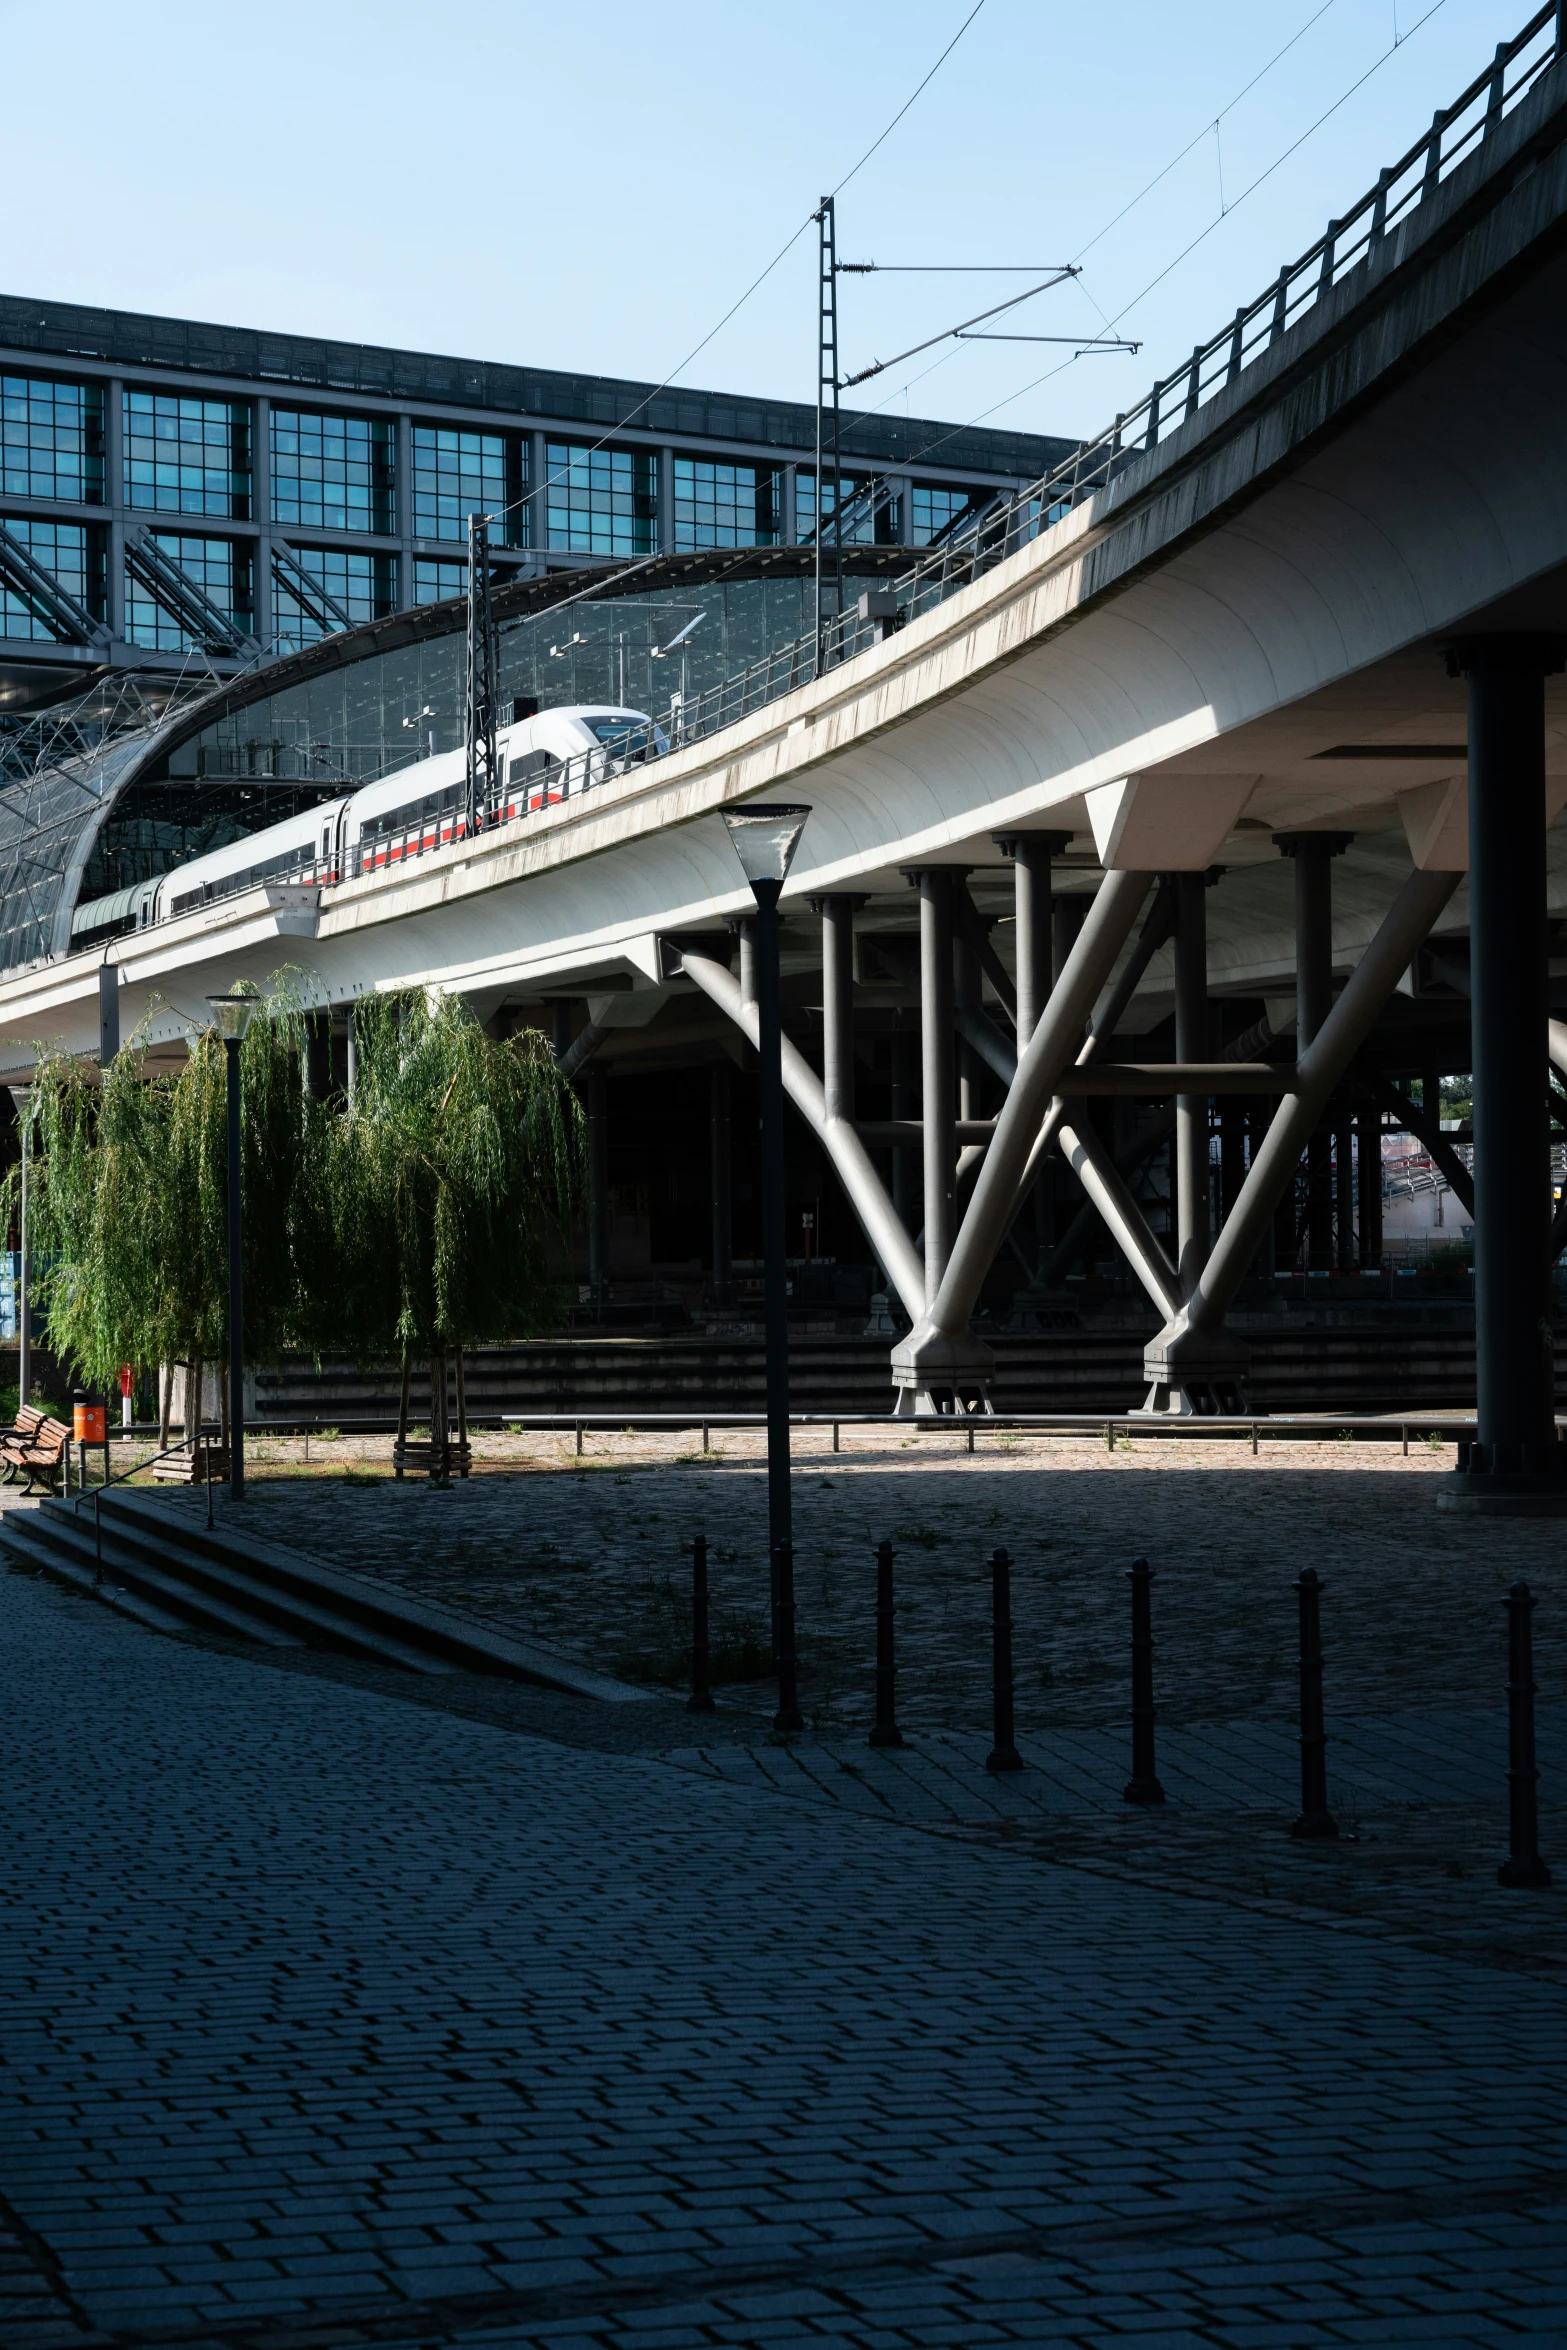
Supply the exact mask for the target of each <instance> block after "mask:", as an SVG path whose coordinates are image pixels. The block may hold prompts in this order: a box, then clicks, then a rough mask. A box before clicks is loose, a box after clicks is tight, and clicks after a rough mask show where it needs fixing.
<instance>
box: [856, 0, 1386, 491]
mask: <svg viewBox="0 0 1567 2350" xmlns="http://www.w3.org/2000/svg"><path fill="white" fill-rule="evenodd" d="M1337 6H1338V0H1321V5H1320V6H1319V7H1317V8H1315V9H1313V11H1312V13H1311V15H1310V16H1308V17H1307V19H1306V21H1305V23H1304V24H1302V25H1297V27H1296V29H1295V30H1294V32H1293V33H1291V35H1290V37H1289V39H1288V40H1287V41H1286V42H1285V43H1284V46H1283V47H1282V49H1275V51H1274V53H1273V55H1272V56H1271V57H1270V58H1269V59H1268V61H1267V63H1266V65H1261V66H1259V67H1258V69H1257V71H1256V72H1255V73H1254V74H1253V75H1252V77H1251V79H1250V81H1249V82H1245V83H1243V84H1242V86H1241V87H1240V89H1238V90H1237V91H1236V93H1235V95H1234V97H1233V98H1231V99H1229V100H1227V102H1226V103H1225V104H1224V105H1223V106H1221V107H1220V108H1219V111H1218V113H1217V114H1216V115H1214V116H1213V117H1212V119H1211V120H1210V121H1208V122H1205V123H1204V124H1203V126H1202V128H1201V130H1199V131H1196V132H1194V133H1193V135H1192V137H1191V138H1189V139H1188V140H1187V142H1186V144H1185V146H1184V147H1182V148H1181V150H1180V152H1179V153H1178V154H1175V155H1172V156H1171V158H1170V160H1169V162H1168V163H1166V164H1163V165H1162V166H1161V167H1160V169H1159V170H1158V171H1156V172H1155V173H1154V175H1153V177H1152V179H1150V180H1147V181H1145V182H1144V184H1143V186H1142V187H1140V188H1139V189H1138V191H1137V193H1136V195H1135V196H1131V197H1128V199H1127V201H1126V202H1125V203H1124V204H1123V205H1122V206H1121V209H1120V211H1119V212H1117V213H1114V214H1113V215H1112V216H1111V218H1110V219H1109V220H1107V221H1106V222H1105V224H1104V226H1103V227H1102V228H1099V229H1096V230H1095V231H1094V233H1093V235H1092V236H1091V237H1090V238H1089V240H1088V242H1087V244H1086V245H1080V246H1079V247H1078V249H1077V251H1076V253H1075V254H1074V255H1073V256H1072V260H1073V266H1074V268H1078V267H1080V266H1081V263H1082V260H1083V256H1084V255H1085V254H1087V253H1091V252H1092V251H1093V249H1094V247H1095V246H1096V245H1098V244H1102V243H1103V241H1104V239H1105V238H1106V237H1107V236H1108V235H1109V234H1110V232H1111V230H1112V229H1115V228H1119V227H1120V225H1121V222H1122V221H1123V220H1125V218H1126V217H1127V214H1128V213H1130V212H1135V211H1136V209H1137V207H1138V205H1139V204H1141V203H1142V201H1143V199H1144V197H1145V196H1151V195H1152V194H1153V192H1154V189H1155V188H1157V187H1158V186H1159V185H1160V184H1161V183H1162V182H1163V181H1164V180H1167V179H1168V178H1169V176H1170V174H1171V172H1172V171H1174V170H1175V169H1176V167H1177V165H1179V164H1182V163H1184V162H1185V160H1186V158H1187V156H1188V155H1190V154H1191V153H1192V151H1193V149H1194V148H1196V147H1200V146H1201V145H1202V142H1203V140H1204V139H1205V138H1207V136H1208V134H1209V132H1210V131H1212V132H1214V133H1215V134H1217V132H1218V128H1219V125H1220V124H1221V123H1222V122H1223V120H1224V118H1225V116H1226V115H1229V114H1233V113H1234V111H1235V109H1236V107H1237V106H1239V105H1240V104H1241V102H1242V100H1243V99H1246V98H1249V97H1250V96H1251V93H1252V91H1253V90H1255V89H1256V87H1257V85H1258V83H1259V82H1264V81H1266V80H1267V78H1268V76H1269V74H1270V73H1271V72H1272V71H1273V69H1274V67H1275V66H1276V65H1282V63H1283V62H1284V59H1285V58H1286V57H1287V56H1288V55H1289V53H1290V51H1291V50H1292V49H1293V48H1295V47H1297V46H1298V44H1299V43H1300V42H1301V41H1303V40H1304V39H1305V37H1306V35H1307V34H1308V33H1309V32H1310V30H1311V28H1312V26H1313V25H1314V24H1317V23H1319V22H1320V20H1321V19H1322V18H1323V17H1324V16H1326V15H1327V14H1328V12H1329V11H1330V9H1333V8H1336V7H1337ZM1394 33H1395V38H1394V42H1393V46H1394V48H1395V49H1396V48H1398V47H1400V46H1401V42H1402V41H1404V40H1407V39H1408V38H1409V35H1408V34H1407V33H1405V34H1403V35H1402V36H1399V35H1398V32H1397V27H1396V25H1395V27H1394ZM1226 210H1233V206H1229V207H1227V206H1225V205H1224V203H1223V196H1222V179H1221V196H1220V212H1221V217H1222V215H1223V213H1224V211H1226ZM1083 292H1084V293H1085V294H1087V296H1088V299H1089V301H1090V302H1093V305H1094V308H1095V309H1096V310H1098V311H1099V316H1100V320H1101V322H1102V323H1103V324H1104V325H1105V326H1107V327H1108V326H1109V325H1110V324H1111V321H1110V319H1109V318H1107V317H1106V315H1105V313H1104V311H1103V310H1102V309H1100V306H1099V304H1098V302H1097V301H1095V300H1094V294H1093V289H1092V288H1091V287H1090V286H1087V285H1085V286H1084V287H1083ZM956 357H957V353H956V352H955V351H948V352H945V353H944V354H943V356H942V357H941V358H940V359H938V360H936V361H934V362H933V364H932V365H931V366H929V367H924V368H921V370H920V372H919V374H918V375H916V376H913V377H911V378H909V379H908V381H907V382H905V383H903V384H900V385H899V386H898V389H897V390H896V391H894V392H890V393H889V394H888V396H887V397H888V400H895V399H897V398H898V397H899V395H900V394H901V393H902V392H905V391H911V390H912V389H913V387H914V385H915V384H917V383H923V382H924V381H925V378H926V377H927V376H928V375H934V374H935V372H936V370H937V368H939V367H945V366H946V364H947V362H948V360H950V359H955V358H956ZM893 364H894V365H896V362H895V361H894V362H893ZM1057 373H1059V370H1058V369H1055V368H1052V369H1051V370H1050V374H1051V375H1054V374H1057ZM1039 380H1040V381H1041V382H1048V381H1049V376H1048V375H1047V376H1042V377H1041V378H1040V379H1039ZM1033 388H1034V387H1033V386H1032V385H1026V386H1025V387H1024V391H1025V392H1026V391H1029V390H1032V389H1033ZM1012 396H1013V397H1014V398H1015V399H1022V398H1023V397H1024V392H1017V393H1014V394H1013V395H1012ZM886 405H887V402H886V401H878V402H877V404H876V406H875V407H874V408H871V409H868V410H866V411H864V414H866V415H868V416H876V415H879V414H880V413H881V411H882V409H883V408H884V407H885V406H886ZM975 421H976V422H977V421H978V419H977V418H976V420H975ZM961 429H963V430H967V427H963V428H961ZM925 453H926V452H923V451H922V452H921V454H925Z"/></svg>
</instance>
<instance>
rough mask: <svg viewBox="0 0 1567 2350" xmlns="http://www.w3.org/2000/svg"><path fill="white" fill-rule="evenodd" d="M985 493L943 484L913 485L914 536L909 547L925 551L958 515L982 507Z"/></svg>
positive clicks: (985, 496)
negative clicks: (922, 548)
mask: <svg viewBox="0 0 1567 2350" xmlns="http://www.w3.org/2000/svg"><path fill="white" fill-rule="evenodd" d="M989 495H990V492H989V491H988V490H956V489H950V488H948V487H947V485H946V484H945V483H941V484H937V483H935V482H920V481H917V482H916V483H915V484H914V535H913V538H912V539H911V541H910V544H911V545H912V546H916V547H928V546H929V545H930V542H931V540H932V539H933V538H938V537H939V536H940V534H941V533H942V532H943V531H944V530H947V529H949V528H950V527H951V525H952V524H953V523H954V522H956V521H957V520H958V518H959V516H960V515H963V514H967V513H968V511H969V509H970V508H971V507H974V506H982V505H984V503H985V502H986V500H987V498H988V497H989Z"/></svg>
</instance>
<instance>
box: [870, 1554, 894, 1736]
mask: <svg viewBox="0 0 1567 2350" xmlns="http://www.w3.org/2000/svg"><path fill="white" fill-rule="evenodd" d="M896 1556H897V1553H896V1552H895V1551H894V1549H893V1547H892V1544H891V1543H890V1542H878V1543H877V1545H876V1721H875V1725H874V1727H873V1728H872V1730H871V1734H870V1737H869V1738H868V1739H867V1740H866V1744H867V1745H868V1746H901V1745H902V1744H903V1733H902V1731H901V1730H900V1729H899V1728H898V1703H897V1670H898V1668H897V1664H896V1661H895V1658H894V1652H893V1625H892V1562H893V1559H894V1558H895V1557H896Z"/></svg>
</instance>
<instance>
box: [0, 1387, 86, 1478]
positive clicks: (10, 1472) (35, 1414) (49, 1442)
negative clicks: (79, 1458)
mask: <svg viewBox="0 0 1567 2350" xmlns="http://www.w3.org/2000/svg"><path fill="white" fill-rule="evenodd" d="M70 1440H71V1431H70V1429H69V1428H67V1427H66V1425H65V1423H64V1421H63V1420H52V1419H51V1418H50V1417H49V1415H48V1413H47V1412H41V1411H39V1409H38V1408H37V1406H36V1405H35V1404H27V1403H24V1404H23V1406H22V1408H21V1410H20V1411H19V1412H18V1413H17V1415H16V1418H15V1420H14V1421H13V1422H12V1424H11V1427H10V1428H9V1429H8V1430H7V1432H6V1434H5V1435H4V1436H3V1437H0V1461H3V1462H4V1464H5V1467H4V1482H5V1483H6V1484H7V1485H10V1484H13V1483H14V1482H15V1479H16V1472H17V1470H18V1469H20V1470H21V1472H22V1475H23V1476H24V1477H25V1478H26V1480H27V1490H28V1492H29V1493H31V1492H33V1491H34V1490H35V1488H36V1486H37V1485H38V1484H39V1482H40V1481H41V1482H42V1483H43V1484H45V1485H47V1486H52V1485H53V1483H54V1481H55V1478H56V1477H57V1476H58V1475H59V1473H60V1465H61V1463H62V1462H63V1460H64V1459H65V1448H66V1446H67V1444H69V1442H70Z"/></svg>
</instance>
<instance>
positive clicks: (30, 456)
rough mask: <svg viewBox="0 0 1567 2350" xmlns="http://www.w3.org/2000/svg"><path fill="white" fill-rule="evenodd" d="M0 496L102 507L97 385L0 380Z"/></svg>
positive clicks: (20, 378) (100, 407)
mask: <svg viewBox="0 0 1567 2350" xmlns="http://www.w3.org/2000/svg"><path fill="white" fill-rule="evenodd" d="M0 494H3V495H4V496H5V497H8V498H69V499H71V500H72V501H73V502H76V503H79V504H82V505H97V504H99V503H100V502H101V500H102V498H103V389H102V386H101V385H99V384H79V383H76V384H73V383H49V382H42V383H40V382H38V381H36V380H35V379H33V378H30V377H28V376H24V375H6V376H0Z"/></svg>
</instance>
